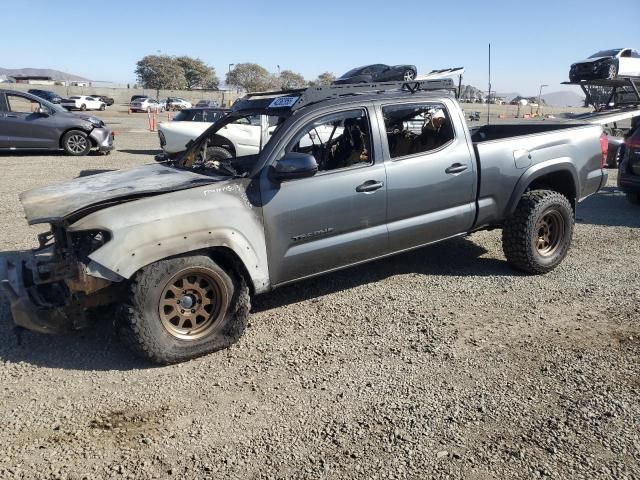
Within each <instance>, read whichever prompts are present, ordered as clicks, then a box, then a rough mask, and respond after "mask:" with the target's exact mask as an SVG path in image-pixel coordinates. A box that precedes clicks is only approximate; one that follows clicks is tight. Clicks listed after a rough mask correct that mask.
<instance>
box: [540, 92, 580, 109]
mask: <svg viewBox="0 0 640 480" xmlns="http://www.w3.org/2000/svg"><path fill="white" fill-rule="evenodd" d="M542 99H543V100H544V101H545V103H546V104H547V105H552V106H554V107H569V106H571V107H581V106H583V105H584V95H580V94H578V93H576V92H572V91H570V90H563V91H559V92H549V93H545V94H544V95H542Z"/></svg>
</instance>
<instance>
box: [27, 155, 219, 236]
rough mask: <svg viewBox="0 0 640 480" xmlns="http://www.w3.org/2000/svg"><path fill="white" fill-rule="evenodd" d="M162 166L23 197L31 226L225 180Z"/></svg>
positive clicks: (94, 178)
mask: <svg viewBox="0 0 640 480" xmlns="http://www.w3.org/2000/svg"><path fill="white" fill-rule="evenodd" d="M225 179H227V177H222V176H210V175H200V174H198V173H194V172H191V171H185V170H177V169H175V168H172V167H168V166H165V165H159V164H151V165H144V166H142V167H136V168H131V169H127V170H116V171H113V172H106V173H100V174H97V175H91V176H88V177H81V178H76V179H75V180H72V181H70V182H66V183H62V184H58V185H50V186H48V187H42V188H35V189H33V190H29V191H27V192H24V193H22V194H21V195H20V202H22V206H23V208H24V212H25V214H26V218H27V221H28V222H29V225H33V224H36V223H51V222H58V221H61V220H62V219H64V218H65V217H68V216H69V215H71V214H73V213H75V212H78V211H80V210H83V209H85V208H88V207H95V206H98V205H100V204H107V203H108V204H113V203H118V202H119V201H126V200H130V199H132V198H139V197H143V196H150V195H157V194H160V193H166V192H172V191H176V190H184V189H187V188H192V187H197V186H200V185H207V184H211V183H216V182H219V181H221V180H225Z"/></svg>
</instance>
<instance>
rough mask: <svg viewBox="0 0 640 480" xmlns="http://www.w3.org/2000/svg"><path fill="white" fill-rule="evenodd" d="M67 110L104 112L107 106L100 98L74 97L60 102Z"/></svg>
mask: <svg viewBox="0 0 640 480" xmlns="http://www.w3.org/2000/svg"><path fill="white" fill-rule="evenodd" d="M60 105H62V106H63V107H64V108H66V109H67V110H82V111H84V110H104V109H105V108H106V106H107V104H106V103H104V102H103V101H102V100H100V99H99V98H95V97H89V96H87V95H79V96H74V97H69V98H65V99H64V100H62V102H60Z"/></svg>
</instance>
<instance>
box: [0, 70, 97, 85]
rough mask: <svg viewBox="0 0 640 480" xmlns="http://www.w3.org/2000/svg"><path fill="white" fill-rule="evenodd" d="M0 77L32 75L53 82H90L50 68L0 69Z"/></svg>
mask: <svg viewBox="0 0 640 480" xmlns="http://www.w3.org/2000/svg"><path fill="white" fill-rule="evenodd" d="M0 75H7V76H9V77H16V76H18V77H19V76H22V75H34V76H38V77H51V78H53V79H54V80H60V81H62V80H71V81H74V82H90V81H91V80H89V79H88V78H84V77H80V76H78V75H73V74H71V73H65V72H61V71H60V70H52V69H50V68H0Z"/></svg>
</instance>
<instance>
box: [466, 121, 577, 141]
mask: <svg viewBox="0 0 640 480" xmlns="http://www.w3.org/2000/svg"><path fill="white" fill-rule="evenodd" d="M584 125H585V123H582V122H580V123H578V122H573V123H565V122H562V123H560V122H545V123H531V122H527V123H498V124H494V125H483V126H481V127H478V128H476V129H473V130H471V140H472V141H473V143H481V142H489V141H492V140H501V139H504V138H510V137H521V136H524V135H534V134H536V133H546V132H552V131H556V130H563V129H567V128H576V127H581V126H584Z"/></svg>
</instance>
